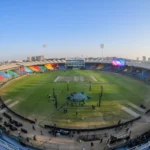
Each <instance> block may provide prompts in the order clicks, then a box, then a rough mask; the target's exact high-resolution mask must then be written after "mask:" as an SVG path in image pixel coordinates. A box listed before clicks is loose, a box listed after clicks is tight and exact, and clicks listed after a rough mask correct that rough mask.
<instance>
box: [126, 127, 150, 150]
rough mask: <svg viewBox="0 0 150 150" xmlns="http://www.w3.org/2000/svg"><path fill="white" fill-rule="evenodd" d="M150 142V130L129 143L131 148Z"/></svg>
mask: <svg viewBox="0 0 150 150" xmlns="http://www.w3.org/2000/svg"><path fill="white" fill-rule="evenodd" d="M149 140H150V130H149V131H147V132H145V133H143V134H142V135H140V136H138V137H137V138H136V139H133V140H132V139H131V140H129V141H128V143H127V145H128V147H129V148H131V147H135V146H138V145H142V144H145V143H147V142H148V141H149Z"/></svg>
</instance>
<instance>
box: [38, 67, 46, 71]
mask: <svg viewBox="0 0 150 150" xmlns="http://www.w3.org/2000/svg"><path fill="white" fill-rule="evenodd" d="M39 67H40V68H41V70H42V71H47V68H46V67H45V66H39Z"/></svg>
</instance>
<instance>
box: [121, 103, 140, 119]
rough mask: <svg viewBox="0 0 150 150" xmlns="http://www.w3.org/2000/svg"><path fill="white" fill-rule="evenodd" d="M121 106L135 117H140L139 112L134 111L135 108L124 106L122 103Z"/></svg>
mask: <svg viewBox="0 0 150 150" xmlns="http://www.w3.org/2000/svg"><path fill="white" fill-rule="evenodd" d="M120 107H121V109H122V110H123V111H125V112H127V113H128V114H130V115H131V116H133V117H139V116H140V115H139V114H137V113H136V112H134V111H133V110H131V109H129V108H127V107H124V106H122V105H120Z"/></svg>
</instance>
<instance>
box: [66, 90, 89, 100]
mask: <svg viewBox="0 0 150 150" xmlns="http://www.w3.org/2000/svg"><path fill="white" fill-rule="evenodd" d="M88 99H91V97H89V96H88V95H87V94H86V93H84V92H74V93H71V94H70V95H69V96H68V97H67V100H70V101H72V102H85V101H86V100H88Z"/></svg>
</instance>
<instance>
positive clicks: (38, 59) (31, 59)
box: [27, 55, 44, 61]
mask: <svg viewBox="0 0 150 150" xmlns="http://www.w3.org/2000/svg"><path fill="white" fill-rule="evenodd" d="M42 60H44V56H43V55H41V56H32V57H27V61H42Z"/></svg>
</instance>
